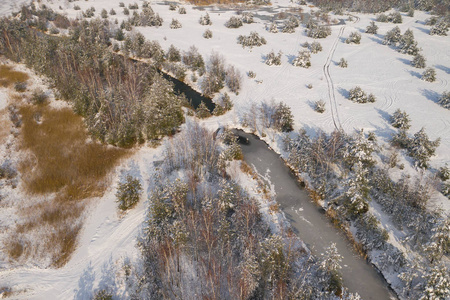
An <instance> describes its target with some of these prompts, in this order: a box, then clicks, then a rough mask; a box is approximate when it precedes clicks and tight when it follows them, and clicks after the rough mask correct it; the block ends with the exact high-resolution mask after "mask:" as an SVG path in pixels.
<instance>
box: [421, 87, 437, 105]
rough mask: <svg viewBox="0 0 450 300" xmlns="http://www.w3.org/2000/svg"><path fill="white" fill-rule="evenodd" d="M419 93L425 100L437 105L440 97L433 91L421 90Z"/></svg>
mask: <svg viewBox="0 0 450 300" xmlns="http://www.w3.org/2000/svg"><path fill="white" fill-rule="evenodd" d="M421 93H422V95H423V96H425V98H427V99H428V100H430V101H433V102H434V103H437V102H438V101H439V98H440V97H441V95H440V94H439V93H437V92H435V91H432V90H429V89H423V90H421Z"/></svg>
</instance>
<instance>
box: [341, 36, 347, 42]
mask: <svg viewBox="0 0 450 300" xmlns="http://www.w3.org/2000/svg"><path fill="white" fill-rule="evenodd" d="M346 39H347V38H346V37H345V36H341V37H340V38H339V40H340V41H341V43H345V40H346Z"/></svg>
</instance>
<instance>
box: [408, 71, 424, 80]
mask: <svg viewBox="0 0 450 300" xmlns="http://www.w3.org/2000/svg"><path fill="white" fill-rule="evenodd" d="M408 72H409V74H411V75H412V76H414V77H417V78H419V79H420V78H422V74H420V73H419V72H416V71H408Z"/></svg>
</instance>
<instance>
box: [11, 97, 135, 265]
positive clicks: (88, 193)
mask: <svg viewBox="0 0 450 300" xmlns="http://www.w3.org/2000/svg"><path fill="white" fill-rule="evenodd" d="M19 112H20V115H21V116H22V122H23V125H22V129H21V137H20V147H21V149H22V150H23V151H24V152H25V153H27V155H25V156H24V157H25V158H24V159H23V161H22V163H21V164H20V166H19V170H20V173H21V177H22V181H23V186H24V189H25V191H26V192H27V193H28V194H29V195H30V196H33V197H34V196H39V195H44V196H45V197H44V198H43V199H45V201H42V200H41V201H40V202H39V203H36V204H32V205H30V206H27V207H24V208H22V209H21V215H22V217H23V222H21V223H20V224H19V225H17V227H16V228H15V230H14V232H12V233H11V235H10V237H11V238H10V239H9V242H8V243H7V244H6V251H7V253H8V254H9V256H10V258H11V259H13V260H16V261H21V260H25V259H27V258H30V257H32V258H35V259H42V258H44V257H46V256H47V255H50V256H51V262H52V263H51V264H52V266H53V267H61V266H63V265H64V264H65V263H66V262H67V261H68V260H69V259H70V255H71V254H72V252H73V251H74V249H75V246H76V241H77V235H78V233H79V231H80V229H81V218H82V216H83V211H84V208H85V206H86V200H84V199H87V198H90V197H96V196H101V195H102V194H103V193H104V191H105V189H106V187H107V185H108V177H107V175H108V173H110V172H111V170H112V169H113V168H114V167H115V166H116V165H117V163H118V161H119V160H120V159H121V158H124V157H125V156H126V155H127V154H128V153H130V150H125V149H121V148H116V147H112V146H106V145H102V144H100V143H97V142H93V141H89V136H88V133H87V132H86V127H85V125H84V123H83V120H82V118H81V117H80V116H77V115H75V114H74V113H73V111H72V110H71V109H69V108H64V109H59V110H57V109H53V108H50V107H49V106H46V105H39V106H36V105H34V106H32V105H24V106H22V107H20V109H19ZM36 237H39V238H36ZM42 249H45V250H44V251H42Z"/></svg>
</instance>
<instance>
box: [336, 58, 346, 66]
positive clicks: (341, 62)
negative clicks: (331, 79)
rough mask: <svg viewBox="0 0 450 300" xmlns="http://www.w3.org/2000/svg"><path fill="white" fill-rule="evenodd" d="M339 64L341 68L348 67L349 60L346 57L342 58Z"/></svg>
mask: <svg viewBox="0 0 450 300" xmlns="http://www.w3.org/2000/svg"><path fill="white" fill-rule="evenodd" d="M338 66H339V67H341V68H347V67H348V62H347V61H346V60H345V58H343V57H342V58H341V60H340V61H339V63H338Z"/></svg>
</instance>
